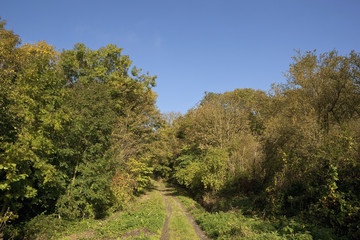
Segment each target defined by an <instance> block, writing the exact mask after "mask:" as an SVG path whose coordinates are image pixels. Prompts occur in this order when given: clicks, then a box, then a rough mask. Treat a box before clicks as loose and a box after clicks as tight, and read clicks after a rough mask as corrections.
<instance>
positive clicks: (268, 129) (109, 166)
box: [0, 19, 360, 239]
mask: <svg viewBox="0 0 360 240" xmlns="http://www.w3.org/2000/svg"><path fill="white" fill-rule="evenodd" d="M121 52H122V49H121V48H118V47H117V46H115V45H107V46H106V47H103V48H100V49H97V50H92V49H89V48H87V47H86V46H85V45H84V44H76V45H74V47H73V49H71V50H62V51H58V50H56V48H55V47H54V46H51V45H48V44H47V43H46V42H45V41H42V42H37V43H34V44H28V43H24V44H23V43H21V39H20V37H19V36H18V35H16V34H15V33H14V32H13V31H12V30H8V29H7V28H6V23H5V21H3V20H1V19H0V238H1V237H3V238H4V239H36V238H37V237H36V236H37V234H38V232H41V231H42V228H49V226H48V225H46V224H49V223H51V222H58V221H65V220H66V221H73V222H76V221H80V220H81V219H104V218H106V217H107V216H109V215H111V214H112V213H114V212H117V211H122V210H124V209H126V208H127V206H128V204H129V203H131V202H132V201H133V200H134V199H136V198H138V197H139V196H141V195H142V194H144V193H145V192H147V191H148V189H149V187H151V184H152V180H151V179H156V178H162V179H164V180H165V181H167V182H169V183H171V184H173V185H174V186H177V187H179V188H181V189H183V190H185V191H186V192H187V194H189V196H191V198H192V199H194V200H196V201H197V202H198V203H199V204H200V205H201V206H202V207H203V208H204V209H205V210H206V211H207V212H209V213H219V214H218V215H219V216H220V213H229V214H230V213H233V212H236V211H237V210H239V211H241V212H242V214H244V215H249V216H257V217H258V218H261V219H266V220H268V221H273V222H276V223H278V225H279V226H280V225H281V229H283V232H284V231H288V232H290V233H292V235H291V236H292V237H289V238H290V239H299V238H296V236H297V235H296V233H297V232H301V231H302V232H306V233H307V234H308V237H309V238H307V239H360V226H359V222H360V174H359V173H360V149H359V147H360V55H359V54H358V53H356V52H355V51H352V52H350V53H348V54H347V55H340V54H339V53H338V52H337V51H335V50H333V51H329V52H325V53H317V52H316V51H308V52H300V51H299V52H297V53H296V56H295V57H293V59H292V61H291V63H290V65H289V70H288V72H287V75H286V81H285V82H284V83H279V84H273V85H272V87H271V88H270V89H269V91H268V92H265V91H261V90H254V89H235V90H233V91H229V92H224V93H212V92H207V93H205V95H204V97H203V98H202V100H201V101H200V102H199V103H198V104H197V105H196V106H194V107H193V108H192V109H189V110H188V112H187V113H186V114H179V113H167V114H165V113H161V112H160V111H159V110H158V108H157V106H156V97H157V95H156V93H155V92H154V91H153V90H152V89H153V87H155V86H156V76H152V75H150V74H149V73H143V71H142V69H140V68H136V67H133V66H132V61H131V60H130V57H129V56H127V55H122V54H121ZM41 223H42V224H44V226H41ZM284 229H285V230H284ZM212 238H214V239H216V238H220V237H219V236H215V235H214V237H212ZM223 239H225V238H223ZM229 239H232V238H229Z"/></svg>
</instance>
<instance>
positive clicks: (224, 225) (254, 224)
mask: <svg viewBox="0 0 360 240" xmlns="http://www.w3.org/2000/svg"><path fill="white" fill-rule="evenodd" d="M175 194H177V195H178V196H177V197H178V199H179V200H180V201H181V202H182V203H183V204H184V206H185V208H186V209H187V210H188V211H189V212H190V213H191V214H192V215H193V216H194V218H195V220H196V222H197V223H198V224H199V225H200V227H201V228H202V229H203V230H204V231H205V232H206V234H207V235H208V236H209V237H210V238H211V239H304V240H305V239H313V238H312V236H311V235H310V234H309V232H306V231H303V232H295V231H293V232H292V231H291V228H290V227H289V228H288V230H289V233H286V232H284V231H282V229H278V228H277V225H276V224H275V223H272V222H270V221H267V220H263V219H260V218H257V217H255V216H245V215H243V214H242V212H241V210H232V211H227V212H221V211H220V212H213V213H209V212H207V211H205V209H204V208H203V207H202V206H201V205H200V204H198V203H197V202H196V201H194V200H193V199H192V198H190V197H187V196H186V194H184V193H180V192H179V191H178V192H175Z"/></svg>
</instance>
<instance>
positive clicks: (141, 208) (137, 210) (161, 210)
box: [24, 191, 166, 240]
mask: <svg viewBox="0 0 360 240" xmlns="http://www.w3.org/2000/svg"><path fill="white" fill-rule="evenodd" d="M165 214H166V210H165V206H164V200H163V198H162V196H161V194H160V193H159V192H158V191H151V192H149V193H147V194H146V195H143V196H141V197H139V198H138V199H137V200H136V201H134V202H132V203H130V204H129V205H128V207H127V209H126V210H125V211H121V212H117V213H114V214H113V215H111V216H109V217H107V218H105V219H102V220H95V219H84V220H81V221H76V220H65V219H59V218H57V217H56V216H54V215H39V216H37V217H36V218H34V219H32V221H30V222H29V223H28V224H27V225H26V226H25V228H24V229H25V233H26V234H25V235H26V236H27V237H26V239H64V240H65V239H69V240H70V239H159V238H160V234H161V229H162V226H163V223H164V220H165Z"/></svg>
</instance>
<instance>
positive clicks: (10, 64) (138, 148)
mask: <svg viewBox="0 0 360 240" xmlns="http://www.w3.org/2000/svg"><path fill="white" fill-rule="evenodd" d="M19 44H20V39H19V37H18V36H17V35H15V34H14V33H13V32H12V31H10V30H6V29H5V22H4V21H0V68H1V71H0V116H1V118H0V202H1V203H0V206H1V209H0V222H1V223H2V224H3V223H4V224H6V222H9V221H10V220H12V221H13V220H14V218H18V219H16V221H15V222H12V224H14V226H15V227H16V226H20V225H21V224H23V223H24V222H26V221H28V220H29V219H32V218H33V217H35V216H36V215H39V214H40V213H46V214H57V216H60V217H62V218H70V219H73V218H84V217H85V218H87V217H93V218H102V217H104V216H105V215H106V214H107V213H108V210H109V208H111V207H112V206H114V205H115V206H121V205H122V206H123V205H124V204H125V202H126V201H128V199H129V198H131V196H132V194H133V193H135V192H136V193H138V192H142V191H144V189H145V188H146V187H147V186H148V185H149V176H150V174H151V172H152V168H151V167H149V165H148V163H149V158H150V157H151V156H152V155H151V154H152V153H151V143H152V141H153V139H154V137H155V130H156V129H158V128H159V126H160V117H159V112H158V110H157V109H156V106H155V101H156V94H155V93H154V92H153V91H152V90H151V88H152V87H154V86H155V79H156V76H150V75H149V74H148V73H147V74H142V73H141V69H138V68H136V67H133V69H132V70H130V66H131V61H130V59H129V57H128V56H126V55H121V51H122V49H120V48H118V47H116V46H115V45H108V46H107V47H103V48H100V49H98V50H91V49H88V48H86V46H85V45H84V44H76V45H75V46H74V49H72V50H64V51H63V52H62V53H59V52H57V51H56V50H55V48H54V47H53V46H50V45H48V44H47V43H46V42H38V43H35V44H23V45H22V46H19ZM133 159H137V160H136V161H135V160H133ZM124 166H128V167H125V168H124ZM130 166H131V167H130ZM116 174H118V175H119V174H120V175H124V176H127V175H130V176H131V177H129V178H123V180H124V181H129V182H126V183H125V185H124V186H126V187H123V188H118V187H114V186H119V183H118V182H117V180H115V179H116V177H114V176H116ZM133 180H134V182H133ZM113 181H115V182H113ZM133 183H134V184H133ZM9 216H11V218H10V217H9ZM45 216H46V215H44V218H46V217H45ZM40 218H41V217H40ZM34 221H35V220H34ZM6 227H7V228H8V229H13V230H14V227H13V226H10V225H9V224H7V225H6ZM35 228H36V227H35ZM14 231H15V230H14Z"/></svg>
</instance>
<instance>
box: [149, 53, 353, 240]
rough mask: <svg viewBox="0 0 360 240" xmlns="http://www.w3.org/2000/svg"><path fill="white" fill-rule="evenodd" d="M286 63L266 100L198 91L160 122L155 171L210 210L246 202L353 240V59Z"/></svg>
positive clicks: (302, 56) (307, 58) (248, 93)
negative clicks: (186, 106)
mask: <svg viewBox="0 0 360 240" xmlns="http://www.w3.org/2000/svg"><path fill="white" fill-rule="evenodd" d="M293 60H294V61H293V63H292V64H291V65H290V69H289V71H288V75H287V82H286V83H284V84H279V85H273V87H272V88H271V90H270V91H269V92H268V93H265V92H263V91H260V90H253V89H236V90H234V91H232V92H225V93H223V94H216V93H206V95H205V97H204V98H203V99H202V101H201V102H200V103H199V104H198V105H197V106H195V107H194V108H193V109H191V110H189V111H188V112H187V113H186V114H185V115H184V116H178V117H175V118H174V117H172V118H171V116H170V121H168V125H167V127H165V128H162V130H161V131H162V136H163V138H162V139H163V142H162V144H159V146H161V150H162V151H158V153H159V156H158V158H157V160H158V162H157V163H155V165H156V166H155V170H156V171H157V172H158V173H159V174H161V175H162V176H164V177H167V178H169V179H171V180H172V181H175V182H176V183H178V184H180V185H182V186H184V187H186V188H187V189H188V190H190V191H191V192H192V193H193V195H194V196H195V197H196V198H197V199H198V200H200V201H201V202H202V203H203V205H205V206H207V207H208V209H210V210H221V209H224V208H229V206H230V205H231V206H235V207H236V204H237V203H236V201H230V198H231V199H235V200H236V199H237V200H239V201H238V202H240V203H241V201H240V200H241V199H244V197H247V199H248V200H249V199H250V200H251V202H250V208H251V209H252V211H255V213H257V214H258V215H260V213H261V215H262V216H268V217H271V216H275V217H279V216H286V217H288V218H292V217H294V216H296V217H298V218H301V219H306V221H310V222H311V221H313V222H314V223H315V224H317V223H320V224H325V225H327V226H330V227H331V228H334V229H336V231H337V234H339V235H343V236H347V237H349V238H352V239H359V238H360V229H359V222H360V191H359V189H360V174H359V172H360V152H359V150H360V149H359V144H360V55H358V54H357V53H355V52H351V53H350V54H349V55H346V56H341V55H339V54H338V53H337V52H336V51H331V52H328V53H324V54H317V53H316V52H306V53H300V52H299V53H298V56H296V57H294V58H293ZM240 196H242V197H243V198H240ZM240 205H241V204H240ZM319 231H320V230H319Z"/></svg>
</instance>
